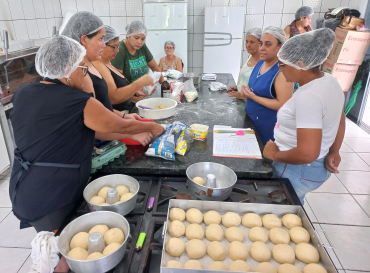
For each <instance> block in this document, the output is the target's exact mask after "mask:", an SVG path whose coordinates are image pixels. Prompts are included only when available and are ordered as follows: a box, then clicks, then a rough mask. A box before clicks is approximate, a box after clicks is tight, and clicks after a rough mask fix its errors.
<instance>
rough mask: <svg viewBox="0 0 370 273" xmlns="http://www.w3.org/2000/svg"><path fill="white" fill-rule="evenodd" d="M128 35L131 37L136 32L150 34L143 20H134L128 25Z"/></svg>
mask: <svg viewBox="0 0 370 273" xmlns="http://www.w3.org/2000/svg"><path fill="white" fill-rule="evenodd" d="M126 32H127V37H130V36H131V35H134V34H144V35H145V37H146V36H147V35H148V31H147V30H146V26H145V25H144V23H143V22H141V21H132V22H131V23H130V24H128V25H127V26H126Z"/></svg>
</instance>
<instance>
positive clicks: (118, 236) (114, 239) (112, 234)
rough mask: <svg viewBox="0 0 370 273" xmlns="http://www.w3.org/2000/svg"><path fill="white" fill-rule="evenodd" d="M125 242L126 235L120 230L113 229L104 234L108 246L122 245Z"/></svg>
mask: <svg viewBox="0 0 370 273" xmlns="http://www.w3.org/2000/svg"><path fill="white" fill-rule="evenodd" d="M124 240H125V234H123V231H122V230H121V229H119V228H112V229H110V230H108V231H107V232H106V233H105V234H104V242H105V244H106V245H107V246H108V245H110V244H111V243H119V244H122V243H123V241H124Z"/></svg>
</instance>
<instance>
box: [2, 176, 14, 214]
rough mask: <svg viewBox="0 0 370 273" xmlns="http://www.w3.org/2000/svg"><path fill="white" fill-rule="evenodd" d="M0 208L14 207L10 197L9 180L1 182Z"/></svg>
mask: <svg viewBox="0 0 370 273" xmlns="http://www.w3.org/2000/svg"><path fill="white" fill-rule="evenodd" d="M0 207H3V208H11V207H12V202H10V197H9V180H0Z"/></svg>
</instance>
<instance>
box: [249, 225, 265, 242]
mask: <svg viewBox="0 0 370 273" xmlns="http://www.w3.org/2000/svg"><path fill="white" fill-rule="evenodd" d="M248 238H249V239H250V240H251V241H252V242H257V241H261V242H264V243H266V242H267V241H268V235H267V232H266V231H265V230H264V229H263V228H261V227H254V228H251V229H250V230H249V231H248Z"/></svg>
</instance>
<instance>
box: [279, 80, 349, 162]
mask: <svg viewBox="0 0 370 273" xmlns="http://www.w3.org/2000/svg"><path fill="white" fill-rule="evenodd" d="M343 104H344V95H343V91H342V89H341V87H340V85H339V83H338V81H337V80H336V79H335V78H334V77H333V76H332V75H330V74H328V73H324V76H323V77H321V78H319V79H316V80H313V81H311V82H309V83H307V84H305V85H303V86H301V87H299V88H298V90H297V91H296V92H295V93H294V94H293V96H292V98H291V99H290V100H288V101H287V102H286V103H285V104H284V105H283V106H282V107H281V108H280V110H279V112H278V115H277V123H276V126H275V129H274V137H275V143H276V145H277V146H278V147H279V150H280V151H287V150H290V149H292V148H295V147H297V129H298V128H307V129H322V140H321V150H320V156H319V157H318V158H317V159H320V158H322V157H324V156H326V155H327V154H328V152H329V148H330V147H331V145H332V144H333V143H334V140H335V137H336V135H337V132H338V127H339V122H340V118H341V115H342V110H343Z"/></svg>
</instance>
